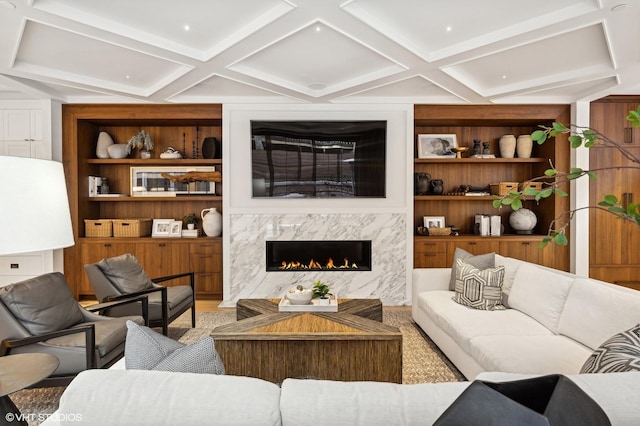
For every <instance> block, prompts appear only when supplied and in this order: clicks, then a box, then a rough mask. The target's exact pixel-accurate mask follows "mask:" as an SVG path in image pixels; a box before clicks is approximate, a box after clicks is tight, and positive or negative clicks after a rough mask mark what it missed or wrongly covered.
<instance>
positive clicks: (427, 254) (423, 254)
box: [422, 253, 438, 257]
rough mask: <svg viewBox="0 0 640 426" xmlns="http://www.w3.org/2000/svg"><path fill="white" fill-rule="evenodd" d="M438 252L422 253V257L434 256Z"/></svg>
mask: <svg viewBox="0 0 640 426" xmlns="http://www.w3.org/2000/svg"><path fill="white" fill-rule="evenodd" d="M437 255H438V253H422V256H423V257H436V256H437Z"/></svg>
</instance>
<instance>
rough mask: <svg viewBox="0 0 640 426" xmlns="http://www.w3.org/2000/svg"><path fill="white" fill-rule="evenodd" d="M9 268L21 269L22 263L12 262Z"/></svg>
mask: <svg viewBox="0 0 640 426" xmlns="http://www.w3.org/2000/svg"><path fill="white" fill-rule="evenodd" d="M9 268H11V269H20V264H19V263H12V264H10V265H9Z"/></svg>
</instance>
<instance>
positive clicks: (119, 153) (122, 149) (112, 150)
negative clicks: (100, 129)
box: [107, 143, 129, 158]
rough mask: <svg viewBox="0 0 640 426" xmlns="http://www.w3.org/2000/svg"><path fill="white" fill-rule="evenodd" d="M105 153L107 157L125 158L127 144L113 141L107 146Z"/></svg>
mask: <svg viewBox="0 0 640 426" xmlns="http://www.w3.org/2000/svg"><path fill="white" fill-rule="evenodd" d="M107 153H108V154H109V158H127V155H129V154H128V153H127V144H126V143H114V144H113V145H109V146H108V147H107Z"/></svg>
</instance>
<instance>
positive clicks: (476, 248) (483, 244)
mask: <svg viewBox="0 0 640 426" xmlns="http://www.w3.org/2000/svg"><path fill="white" fill-rule="evenodd" d="M456 247H458V248H461V249H463V250H465V251H468V252H469V253H472V254H484V253H491V252H494V253H498V251H499V250H500V242H499V241H498V240H492V239H490V237H487V239H486V240H477V241H465V240H456V241H452V242H451V244H450V245H449V251H450V258H451V261H453V253H454V252H455V249H456Z"/></svg>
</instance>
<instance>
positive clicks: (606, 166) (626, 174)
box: [589, 97, 640, 283]
mask: <svg viewBox="0 0 640 426" xmlns="http://www.w3.org/2000/svg"><path fill="white" fill-rule="evenodd" d="M633 100H635V101H636V102H632V101H633ZM638 105H640V97H637V98H633V99H629V98H628V97H624V98H621V99H620V101H619V102H615V101H611V100H610V101H608V102H594V103H592V104H591V127H593V128H594V129H596V130H598V131H600V132H601V133H602V134H604V135H605V136H607V137H609V138H611V139H612V140H614V141H616V142H618V143H620V144H621V145H622V146H623V147H624V148H626V149H628V150H629V151H631V152H632V153H633V154H634V155H636V156H640V129H638V128H631V125H630V124H629V123H628V122H627V121H626V119H625V117H626V116H627V114H628V113H629V111H631V110H636V109H637V107H638ZM589 159H590V160H589V162H590V165H589V168H590V169H591V170H595V171H596V173H597V179H593V180H590V198H589V203H590V205H592V206H596V205H597V204H598V202H599V201H601V200H602V199H603V198H604V197H605V196H606V195H608V194H612V195H615V196H616V197H617V198H618V199H621V200H623V204H626V203H632V202H633V203H638V202H640V170H639V169H638V168H624V167H625V166H632V165H634V163H632V162H631V161H630V160H628V159H627V158H625V157H624V155H623V154H621V153H620V152H619V151H618V150H617V149H615V148H592V150H591V152H590V156H589ZM617 166H620V167H623V168H619V169H616V168H615V167H617ZM635 166H637V165H635ZM589 221H590V229H589V232H590V234H589V237H590V238H589V264H590V276H591V277H593V278H596V279H600V280H604V281H610V282H613V281H616V279H617V278H616V277H618V275H620V274H619V273H618V271H619V270H620V268H623V269H624V271H629V270H631V271H633V270H636V271H637V272H636V273H635V277H634V276H629V274H628V273H626V272H625V273H623V274H622V275H621V276H620V277H619V278H621V280H625V281H637V282H639V283H640V256H638V253H640V228H639V227H638V226H636V225H635V224H632V223H629V222H624V221H622V220H620V219H618V218H616V217H615V216H614V215H612V214H610V213H608V212H606V211H603V210H596V209H592V210H591V213H590V216H589ZM629 267H631V268H630V269H629ZM631 275H633V274H631Z"/></svg>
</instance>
